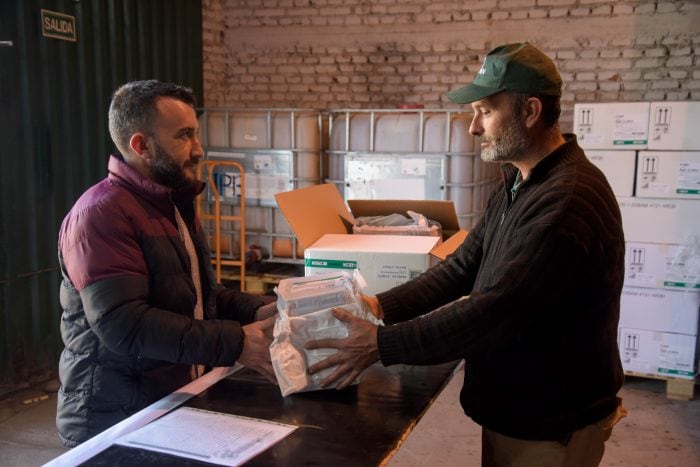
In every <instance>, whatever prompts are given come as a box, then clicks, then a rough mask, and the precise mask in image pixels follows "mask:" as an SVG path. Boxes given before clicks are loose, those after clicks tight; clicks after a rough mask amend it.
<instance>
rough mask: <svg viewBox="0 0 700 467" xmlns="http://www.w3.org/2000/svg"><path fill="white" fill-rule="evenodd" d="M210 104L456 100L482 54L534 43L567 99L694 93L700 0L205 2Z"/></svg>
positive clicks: (691, 96) (568, 102)
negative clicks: (448, 95) (452, 96)
mask: <svg viewBox="0 0 700 467" xmlns="http://www.w3.org/2000/svg"><path fill="white" fill-rule="evenodd" d="M203 7H204V12H203V22H204V24H203V29H204V36H203V44H204V96H205V105H206V106H207V107H215V106H216V107H233V108H240V107H295V108H298V107H304V108H319V109H324V108H326V109H327V108H395V107H397V106H398V105H401V104H414V103H420V104H423V105H424V106H425V107H426V108H450V107H454V104H451V103H449V102H447V101H446V100H445V98H444V97H443V96H444V94H445V92H447V91H449V90H451V89H454V88H455V87H458V86H459V85H462V84H466V83H468V82H470V81H471V79H472V78H473V76H474V73H475V72H476V71H477V70H478V69H479V67H480V65H481V61H482V60H483V57H484V55H485V54H486V53H487V52H488V51H489V50H491V49H492V48H493V47H495V46H497V45H499V44H501V43H505V42H519V41H525V40H527V41H530V42H532V43H533V44H535V45H537V46H538V47H539V48H540V49H542V50H543V51H545V52H546V53H547V54H549V55H550V56H551V57H552V58H553V59H554V60H555V62H556V64H557V66H558V67H559V69H560V72H561V73H562V77H563V79H564V83H565V84H564V95H563V99H562V106H563V115H562V128H563V129H564V130H566V131H569V130H570V129H571V121H572V110H573V104H574V102H586V101H587V102H591V101H597V102H604V101H654V100H700V28H699V27H698V24H700V2H698V1H685V2H684V1H624V0H623V1H608V0H475V1H458V0H373V1H370V0H204V1H203Z"/></svg>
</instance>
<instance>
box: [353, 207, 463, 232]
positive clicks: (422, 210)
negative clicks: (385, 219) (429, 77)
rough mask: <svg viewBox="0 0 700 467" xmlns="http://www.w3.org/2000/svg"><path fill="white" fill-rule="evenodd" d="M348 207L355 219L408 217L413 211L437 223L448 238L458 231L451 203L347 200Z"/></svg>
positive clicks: (457, 223)
mask: <svg viewBox="0 0 700 467" xmlns="http://www.w3.org/2000/svg"><path fill="white" fill-rule="evenodd" d="M348 206H350V210H351V211H352V214H353V216H355V217H356V218H357V217H363V216H386V215H389V214H394V213H399V214H403V215H405V216H408V214H407V213H406V212H407V211H413V212H417V213H419V214H423V215H424V216H425V217H427V218H428V219H431V220H434V221H437V222H439V223H440V225H441V226H442V231H443V234H447V235H448V236H449V235H451V234H453V233H455V232H457V231H458V230H459V221H458V220H457V212H456V211H455V206H454V203H453V202H452V201H436V200H406V199H396V200H378V199H350V200H348Z"/></svg>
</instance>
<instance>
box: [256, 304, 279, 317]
mask: <svg viewBox="0 0 700 467" xmlns="http://www.w3.org/2000/svg"><path fill="white" fill-rule="evenodd" d="M270 316H277V302H271V303H268V304H267V305H263V306H261V307H260V308H258V309H257V310H255V321H263V320H266V319H267V318H269V317H270Z"/></svg>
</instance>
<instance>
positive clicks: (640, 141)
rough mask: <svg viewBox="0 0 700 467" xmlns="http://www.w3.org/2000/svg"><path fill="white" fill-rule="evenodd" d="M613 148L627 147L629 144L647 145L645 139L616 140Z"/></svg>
mask: <svg viewBox="0 0 700 467" xmlns="http://www.w3.org/2000/svg"><path fill="white" fill-rule="evenodd" d="M613 144H614V145H615V146H628V145H630V144H647V140H645V139H616V140H615V141H613Z"/></svg>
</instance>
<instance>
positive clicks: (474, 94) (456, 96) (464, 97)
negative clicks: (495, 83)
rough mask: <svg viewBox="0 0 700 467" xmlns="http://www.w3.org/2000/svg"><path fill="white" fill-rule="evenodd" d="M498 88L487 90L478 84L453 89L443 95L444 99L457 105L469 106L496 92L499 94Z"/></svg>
mask: <svg viewBox="0 0 700 467" xmlns="http://www.w3.org/2000/svg"><path fill="white" fill-rule="evenodd" d="M501 91H503V89H500V88H487V87H484V86H479V85H478V84H470V85H467V86H464V87H463V88H459V89H455V90H454V91H450V92H448V93H447V94H445V97H447V99H449V100H450V102H454V103H457V104H471V103H472V102H474V101H478V100H481V99H483V98H485V97H489V96H492V95H494V94H496V93H497V92H501Z"/></svg>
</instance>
